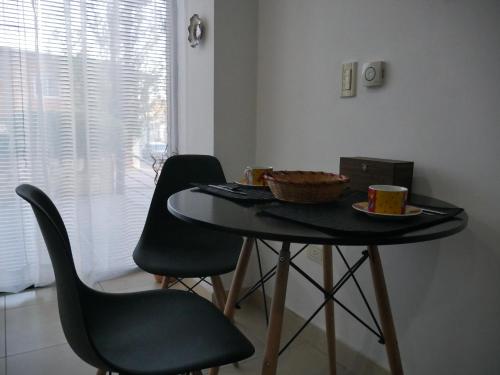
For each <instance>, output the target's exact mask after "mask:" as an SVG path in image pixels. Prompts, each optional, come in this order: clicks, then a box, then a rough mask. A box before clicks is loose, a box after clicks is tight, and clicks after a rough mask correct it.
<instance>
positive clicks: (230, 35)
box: [214, 0, 258, 179]
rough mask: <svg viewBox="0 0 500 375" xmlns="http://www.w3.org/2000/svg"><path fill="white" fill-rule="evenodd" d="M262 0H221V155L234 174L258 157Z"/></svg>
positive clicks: (217, 107)
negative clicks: (257, 99)
mask: <svg viewBox="0 0 500 375" xmlns="http://www.w3.org/2000/svg"><path fill="white" fill-rule="evenodd" d="M257 4H258V2H257V1H256V0H237V1H235V0H216V1H215V50H214V51H215V53H214V58H215V64H214V82H215V91H214V100H215V102H214V124H215V139H214V141H215V144H214V145H215V155H216V156H217V157H218V158H219V159H220V160H221V162H222V163H223V165H224V171H225V173H226V175H227V177H228V179H235V178H239V177H241V175H242V171H243V169H244V168H245V167H246V166H247V165H252V164H253V163H254V159H255V122H256V113H255V109H256V97H257V95H256V93H257Z"/></svg>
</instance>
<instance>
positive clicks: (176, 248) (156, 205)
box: [133, 155, 243, 278]
mask: <svg viewBox="0 0 500 375" xmlns="http://www.w3.org/2000/svg"><path fill="white" fill-rule="evenodd" d="M225 182H226V177H225V176H224V172H223V170H222V166H221V165H220V162H219V161H218V160H217V158H215V157H213V156H209V155H175V156H172V157H170V158H168V159H167V160H166V161H165V164H164V165H163V168H162V171H161V174H160V177H159V179H158V183H157V185H156V189H155V192H154V195H153V199H152V201H151V205H150V208H149V212H148V216H147V219H146V224H145V225H144V229H143V232H142V235H141V238H140V240H139V242H138V244H137V246H136V248H135V250H134V255H133V256H134V261H135V262H136V264H137V265H138V266H139V267H140V268H142V269H143V270H145V271H147V272H150V273H154V274H157V275H164V276H172V277H180V278H184V277H207V276H215V275H222V274H224V273H227V272H230V271H233V270H234V269H235V268H236V264H237V263H238V257H239V254H240V250H241V245H242V243H243V239H242V238H241V237H240V236H237V235H233V234H229V233H223V232H220V231H216V230H211V229H206V228H202V227H199V226H196V225H192V224H188V223H185V222H183V221H181V220H179V219H177V218H175V217H174V216H173V215H172V214H170V213H169V212H168V209H167V201H168V198H169V197H170V196H171V195H172V194H174V193H177V192H179V191H181V190H184V189H187V188H190V187H192V183H201V184H203V183H206V184H208V183H210V184H220V183H225ZM200 194H201V193H200Z"/></svg>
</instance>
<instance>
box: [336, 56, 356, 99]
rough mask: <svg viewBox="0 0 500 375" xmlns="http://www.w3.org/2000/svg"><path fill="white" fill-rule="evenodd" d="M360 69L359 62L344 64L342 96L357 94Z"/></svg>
mask: <svg viewBox="0 0 500 375" xmlns="http://www.w3.org/2000/svg"><path fill="white" fill-rule="evenodd" d="M357 70H358V63H357V62H350V63H345V64H342V77H341V81H342V88H341V93H340V96H341V97H342V98H349V97H352V96H356V75H357Z"/></svg>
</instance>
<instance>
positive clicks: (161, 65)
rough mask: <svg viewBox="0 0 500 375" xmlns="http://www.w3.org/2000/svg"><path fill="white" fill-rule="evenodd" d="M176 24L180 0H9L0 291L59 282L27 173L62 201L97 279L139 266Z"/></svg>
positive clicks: (0, 24) (4, 20) (163, 132)
mask: <svg viewBox="0 0 500 375" xmlns="http://www.w3.org/2000/svg"><path fill="white" fill-rule="evenodd" d="M174 30H175V7H174V4H173V2H172V1H170V0H99V1H92V0H87V1H83V0H81V1H75V0H17V1H15V0H0V291H17V290H20V289H23V288H25V287H27V286H29V285H32V284H35V285H44V284H47V283H50V282H52V281H53V274H52V269H51V266H50V262H49V259H48V255H47V252H46V249H45V247H44V244H43V241H42V238H41V236H40V234H39V232H38V229H37V226H36V225H35V222H34V218H33V214H32V213H31V212H30V209H29V208H28V207H27V206H26V204H25V203H23V202H21V200H20V199H19V198H17V196H16V195H15V193H14V189H15V187H16V186H17V185H18V184H21V183H31V184H34V185H37V186H39V187H40V188H42V189H43V190H45V191H46V192H47V193H48V194H49V196H50V197H51V198H52V199H53V200H54V201H55V204H56V206H57V207H58V208H59V210H60V212H61V215H62V217H63V219H64V221H65V223H66V226H67V229H68V233H69V236H70V239H71V242H72V245H73V253H74V257H75V261H76V264H77V269H78V271H79V273H80V275H81V276H82V277H83V278H84V279H86V280H87V281H88V282H93V281H97V280H100V279H103V278H108V277H112V276H114V275H117V274H119V273H121V272H123V271H125V270H128V269H130V268H132V267H133V266H134V264H133V261H132V259H131V253H132V250H133V248H134V246H135V243H136V241H137V239H138V236H139V235H140V232H141V230H142V226H143V224H144V220H145V216H146V214H147V210H148V207H149V201H150V199H151V196H152V192H153V189H154V177H155V173H154V171H153V169H152V164H153V162H154V159H155V158H156V159H158V158H162V157H164V155H165V154H166V153H167V152H168V146H167V145H168V143H169V142H168V133H169V128H170V127H172V126H174V125H175V124H173V121H172V113H173V111H172V109H173V108H172V106H171V100H172V97H173V95H172V87H173V85H172V82H173V78H172V77H174V73H175V63H174V62H175V42H174V41H175V36H174Z"/></svg>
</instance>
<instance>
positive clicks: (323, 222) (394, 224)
mask: <svg viewBox="0 0 500 375" xmlns="http://www.w3.org/2000/svg"><path fill="white" fill-rule="evenodd" d="M366 200H367V195H366V194H365V193H358V192H351V193H348V194H347V195H346V196H344V197H343V198H341V199H340V200H339V201H336V202H333V203H328V204H321V205H307V204H291V203H282V202H276V203H273V204H271V205H268V206H266V207H265V208H263V209H262V210H260V211H259V212H260V213H261V214H265V215H272V216H275V217H278V218H281V219H286V220H291V221H294V222H298V223H301V224H305V225H308V226H311V227H314V228H316V229H319V230H322V231H325V232H327V233H332V234H349V235H358V236H384V235H399V234H403V233H407V232H411V231H414V230H417V229H423V228H426V227H430V226H433V225H436V224H439V223H442V222H445V221H447V220H451V219H453V218H454V217H455V216H456V215H458V214H459V213H461V212H462V211H463V209H461V208H457V207H452V208H450V207H440V208H439V211H442V212H446V215H425V214H421V215H418V216H415V217H411V218H404V219H400V220H394V219H392V220H388V219H381V218H376V217H370V216H368V215H367V214H365V213H362V212H358V211H356V210H354V209H353V208H352V204H353V203H355V202H361V201H366Z"/></svg>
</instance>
